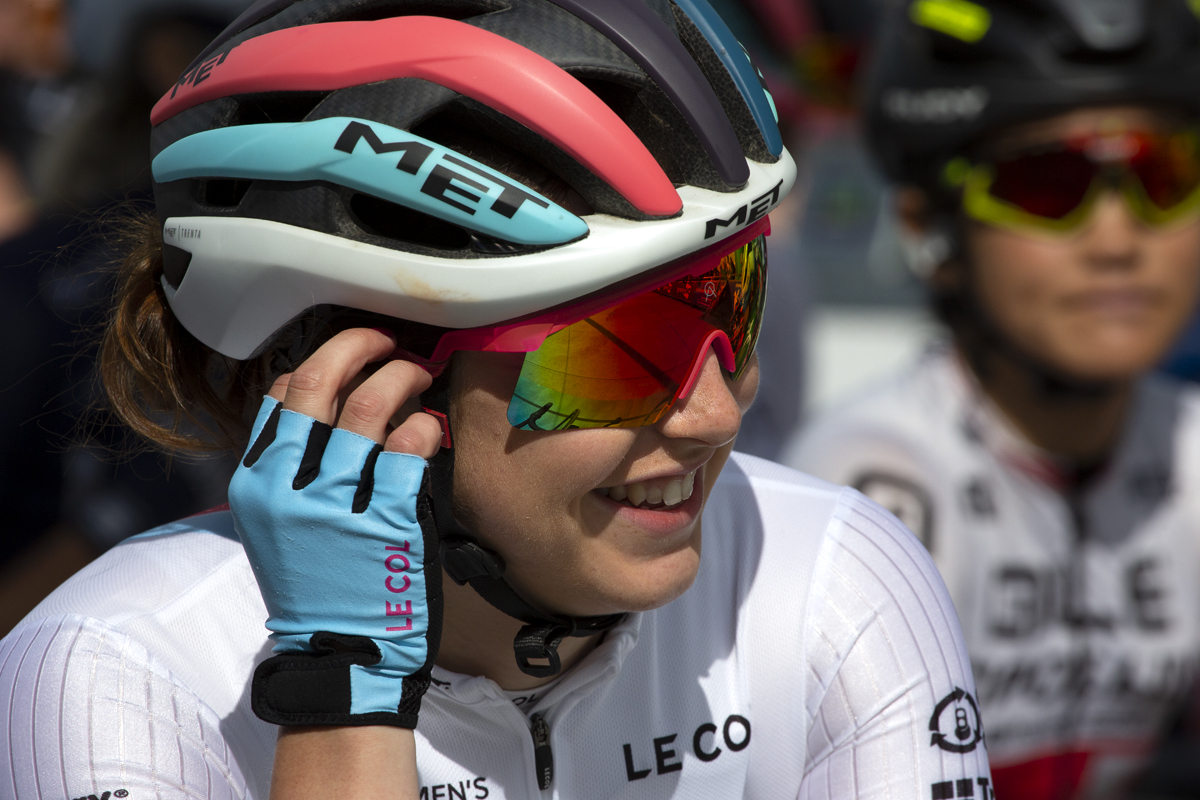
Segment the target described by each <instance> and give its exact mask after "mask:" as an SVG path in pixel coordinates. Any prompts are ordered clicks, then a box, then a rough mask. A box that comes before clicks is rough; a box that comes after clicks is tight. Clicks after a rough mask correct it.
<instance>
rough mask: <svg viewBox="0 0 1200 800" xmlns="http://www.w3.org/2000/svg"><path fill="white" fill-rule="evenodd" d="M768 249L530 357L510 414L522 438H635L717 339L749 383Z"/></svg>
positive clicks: (571, 330) (629, 303) (746, 251)
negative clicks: (616, 434)
mask: <svg viewBox="0 0 1200 800" xmlns="http://www.w3.org/2000/svg"><path fill="white" fill-rule="evenodd" d="M766 267H767V263H766V243H765V241H764V237H762V236H759V237H758V238H756V239H754V240H752V241H751V242H750V243H749V244H746V245H745V246H743V247H741V248H739V249H738V250H735V251H734V252H732V253H730V254H729V255H727V256H725V257H724V258H722V259H721V261H720V263H719V265H718V266H717V267H716V268H715V269H713V270H711V271H709V272H706V273H704V274H702V275H697V276H687V277H684V278H680V279H678V280H675V281H672V282H671V283H668V284H666V285H664V286H661V287H659V288H657V289H654V290H652V291H649V292H646V293H644V294H641V295H638V296H636V297H633V298H631V299H629V300H625V301H623V302H621V303H619V304H617V305H615V306H613V307H611V308H608V309H605V310H604V311H601V312H599V313H597V314H593V315H592V316H590V317H588V318H586V319H583V320H580V321H579V322H575V323H573V324H571V325H568V326H567V327H566V328H564V329H563V330H561V331H558V332H557V333H554V334H552V335H551V336H549V337H547V338H546V341H545V342H543V343H542V346H541V347H539V348H538V349H537V350H535V351H533V352H531V353H529V354H528V355H526V356H525V363H524V366H523V367H522V368H521V376H520V378H518V380H517V386H516V389H515V390H514V392H513V397H512V401H511V402H510V403H509V406H508V421H509V422H510V423H511V424H512V425H514V426H516V427H518V428H528V429H531V430H564V429H567V428H636V427H639V426H642V425H652V424H654V423H655V422H657V421H658V420H659V418H661V417H662V415H663V414H665V413H666V412H667V411H668V410H669V409H670V408H671V407H672V406H673V405H674V404H675V402H676V400H677V399H678V398H679V396H680V393H681V390H682V389H683V388H684V387H685V386H686V385H687V384H688V380H689V378H690V377H691V376H692V373H693V371H694V370H695V369H698V368H699V365H700V363H701V359H702V358H703V357H704V356H705V355H706V352H707V349H706V348H704V345H705V343H706V342H709V341H710V340H711V339H712V336H713V334H714V333H716V334H720V335H722V336H723V337H725V338H726V339H727V340H728V343H729V350H730V351H731V352H732V355H733V365H734V368H733V370H732V374H733V377H734V378H737V377H740V376H741V374H742V372H743V370H744V369H745V367H746V364H747V363H748V362H749V360H750V356H751V355H752V354H753V353H754V345H755V343H756V342H757V341H758V332H759V327H760V325H761V323H762V308H763V301H764V299H765V297H766V282H767V273H766Z"/></svg>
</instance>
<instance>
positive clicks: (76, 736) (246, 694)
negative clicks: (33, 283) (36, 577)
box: [0, 0, 990, 800]
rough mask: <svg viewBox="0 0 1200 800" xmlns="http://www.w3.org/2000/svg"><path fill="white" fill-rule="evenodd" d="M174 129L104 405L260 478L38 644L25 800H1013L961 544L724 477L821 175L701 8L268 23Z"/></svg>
mask: <svg viewBox="0 0 1200 800" xmlns="http://www.w3.org/2000/svg"><path fill="white" fill-rule="evenodd" d="M153 122H154V125H155V128H154V132H155V139H154V141H155V144H154V147H155V159H154V178H155V181H156V200H157V211H158V219H157V220H154V221H152V222H151V223H150V231H151V232H150V233H147V234H145V235H144V236H143V237H142V241H141V242H140V244H139V246H138V248H137V249H136V250H135V251H134V252H133V253H132V254H131V256H130V258H129V260H128V261H127V263H126V264H125V268H124V272H123V280H124V283H123V284H122V286H121V288H120V290H119V293H118V297H117V301H118V302H117V305H116V309H115V311H114V316H113V319H112V323H111V326H110V328H109V331H108V338H107V341H106V349H105V357H106V362H105V364H106V369H107V371H106V376H107V380H108V388H109V391H110V394H111V396H112V398H113V402H114V406H115V407H116V408H117V409H118V410H120V411H121V412H122V413H123V414H124V415H125V417H126V419H127V420H128V421H129V422H130V423H131V424H132V425H133V426H134V427H135V428H136V429H138V430H140V431H142V432H144V433H145V434H147V435H149V436H150V437H151V438H153V439H155V440H156V441H158V442H160V443H162V444H164V445H169V446H178V445H188V444H191V443H193V442H191V441H190V440H189V439H188V436H187V435H186V431H188V430H193V429H195V428H196V427H197V426H205V425H207V427H208V428H209V429H210V430H213V431H216V432H217V433H219V434H222V435H225V436H226V438H228V439H229V440H230V442H231V444H233V445H234V446H237V447H239V448H241V449H243V450H244V453H245V455H244V457H243V459H242V461H241V466H240V468H239V470H238V472H237V474H236V475H235V477H234V480H233V483H232V484H231V487H230V495H229V499H230V506H231V508H230V509H227V510H216V511H213V512H211V513H207V514H203V515H200V516H197V517H194V518H191V519H188V520H184V521H182V522H180V523H177V524H175V525H171V526H168V527H165V528H160V529H158V530H155V531H151V532H150V533H149V534H146V535H144V536H142V537H138V538H135V539H134V540H132V541H130V542H127V543H125V544H123V545H121V546H120V547H118V548H116V549H115V550H113V551H112V552H111V553H109V554H108V555H106V556H105V557H104V558H103V559H101V560H100V561H99V562H97V563H96V564H94V565H93V566H91V567H89V568H88V569H87V570H85V571H84V572H82V573H80V574H79V575H78V576H76V577H75V578H73V579H72V580H71V581H69V582H68V583H67V584H66V585H65V586H63V587H62V588H61V589H60V590H59V591H58V592H56V593H55V595H53V596H52V597H51V598H49V599H48V600H47V601H46V602H44V603H43V604H42V605H41V606H39V608H38V609H37V610H35V611H34V612H33V613H32V614H31V615H30V616H29V617H28V618H26V620H25V621H24V622H23V623H22V624H21V625H20V626H18V628H17V629H16V630H15V631H14V632H13V633H12V634H11V635H10V636H9V637H8V638H7V639H5V640H4V642H3V644H2V645H0V685H2V686H3V687H4V689H3V692H4V693H5V694H6V695H8V696H9V698H10V699H9V700H8V701H7V702H6V703H3V704H0V708H3V709H4V710H3V711H2V712H0V713H2V714H3V715H4V716H3V717H0V722H2V723H3V725H4V726H5V727H4V729H5V730H6V731H7V732H8V747H6V748H0V765H3V766H4V769H2V770H0V772H3V773H11V775H12V778H11V780H7V779H6V780H3V781H0V797H17V798H25V797H51V796H53V797H79V796H86V795H94V796H96V797H98V798H100V797H105V798H108V797H118V798H124V797H132V798H140V797H150V796H151V795H152V794H153V795H154V796H158V797H184V796H187V797H197V796H200V797H213V798H217V797H220V798H224V797H263V798H265V797H267V796H268V795H270V796H274V797H285V796H286V797H291V796H298V795H301V794H303V795H304V796H337V797H359V796H362V797H379V796H382V795H383V794H384V793H385V792H386V793H388V794H389V795H392V796H401V797H414V798H415V797H421V798H430V799H432V798H439V799H441V800H445V799H446V798H467V797H471V798H480V800H482V798H501V797H510V798H529V797H565V798H580V797H616V796H620V797H631V798H632V797H654V798H660V797H668V796H677V797H721V798H727V797H743V796H744V797H763V798H766V797H771V798H774V797H781V796H789V797H799V796H803V797H832V796H837V797H846V796H859V797H885V796H886V797H904V798H913V799H914V800H915V798H925V797H929V796H930V793H931V792H932V794H933V796H934V797H954V796H956V795H957V796H972V797H978V796H980V795H983V794H986V793H987V791H988V789H989V786H990V784H989V780H990V779H989V776H988V767H987V757H986V753H985V750H984V746H983V742H982V737H983V732H982V728H981V726H980V723H979V719H978V713H977V710H976V708H975V705H976V704H975V701H974V698H973V691H974V687H973V684H972V682H971V675H970V671H969V668H968V666H967V660H966V654H965V650H964V649H963V648H962V647H961V643H960V640H959V634H958V633H957V623H956V621H955V619H954V617H953V612H952V611H951V609H950V604H949V598H948V596H947V595H946V594H945V592H944V589H943V587H942V586H941V584H940V581H939V579H938V578H937V575H936V570H935V569H934V568H933V566H932V562H931V561H930V560H929V559H928V556H927V554H925V553H924V552H923V550H922V549H921V548H920V546H919V545H918V544H917V543H916V542H914V541H912V540H911V538H910V537H908V535H907V534H906V533H905V532H904V531H903V528H902V527H901V526H900V525H899V524H898V523H897V522H896V521H895V520H894V519H893V518H891V517H890V516H889V515H887V514H886V513H884V512H882V511H881V510H880V509H878V508H877V507H876V506H874V505H873V504H870V503H868V502H867V501H865V500H863V499H862V498H861V496H860V495H858V494H856V493H854V492H850V491H847V490H840V489H836V488H834V487H831V486H829V485H827V484H823V483H820V482H817V481H813V480H810V479H806V478H803V477H801V476H799V475H797V474H795V473H792V472H790V471H788V470H785V469H782V468H778V467H773V466H771V465H768V464H766V463H764V462H760V461H757V460H755V459H749V458H746V459H743V458H735V459H730V448H731V447H732V444H733V439H734V436H735V434H736V433H737V429H738V424H739V421H740V418H741V414H742V412H743V411H744V410H745V409H746V408H747V406H748V405H749V403H750V401H751V399H752V398H753V395H754V391H755V384H756V382H757V365H756V362H755V358H754V342H755V338H756V335H757V331H758V326H759V322H760V320H759V314H760V311H761V308H762V302H763V292H764V290H765V278H766V275H765V249H764V236H765V234H766V232H767V222H766V219H767V217H766V215H767V213H768V212H769V211H770V210H771V209H772V208H773V207H774V206H775V205H776V204H777V203H778V202H779V200H780V199H781V198H782V197H783V195H784V194H785V193H786V192H787V190H788V189H789V188H790V186H791V183H792V181H793V179H794V173H795V167H794V164H793V162H792V160H791V159H790V157H789V156H788V155H787V153H786V152H785V151H784V150H783V148H782V145H781V143H780V140H779V135H778V130H777V128H776V127H775V121H774V117H773V114H772V109H771V105H770V98H769V96H768V95H767V94H766V93H765V92H764V90H763V89H762V87H761V83H760V81H759V76H758V75H757V73H756V71H755V70H754V69H753V68H752V67H751V65H750V62H749V60H748V59H747V58H746V57H745V54H744V51H742V50H741V48H740V47H739V46H738V44H737V42H736V41H735V40H733V39H732V37H731V36H730V35H729V33H728V30H727V29H726V28H725V27H724V26H723V25H722V24H721V22H720V20H719V18H717V17H716V16H715V15H714V14H713V13H712V11H711V9H710V8H708V7H707V6H706V5H705V4H704V3H702V2H698V0H678V1H677V2H667V1H666V0H656V1H655V2H646V3H643V2H641V0H613V1H612V2H606V3H602V4H591V3H587V4H585V3H582V2H578V1H577V0H553V2H550V0H506V2H490V1H489V0H442V1H441V2H430V0H421V1H420V2H417V1H416V0H413V2H407V0H399V1H398V0H388V1H387V2H382V1H381V0H372V1H367V0H296V1H295V2H292V1H290V0H262V2H259V3H257V4H256V5H254V6H253V7H252V8H251V9H249V10H248V11H247V12H246V14H245V15H244V16H243V17H242V18H241V19H240V20H238V21H237V22H236V23H234V25H233V26H232V27H231V28H230V29H229V30H228V31H226V33H224V34H223V35H222V36H221V37H220V38H219V39H218V40H217V41H216V42H214V43H213V44H212V46H211V47H210V48H209V49H208V51H207V52H205V53H204V54H202V55H201V56H200V57H199V58H198V59H197V61H196V62H195V63H194V65H193V66H192V68H191V69H190V70H189V71H188V72H187V73H185V74H184V75H183V77H182V78H181V79H180V81H179V85H178V87H176V89H174V90H172V91H171V92H170V93H169V94H168V95H167V96H165V97H164V98H163V100H162V101H161V103H160V104H159V105H158V107H157V108H156V109H155V112H154V115H153ZM268 389H269V396H268V397H266V398H265V400H264V399H263V398H262V395H263V393H264V392H267V390H268ZM256 409H258V410H257V417H256V416H255V411H256ZM422 409H426V411H423V410H422ZM702 519H703V527H704V534H705V546H704V548H703V550H702V549H701V546H700V544H701V522H702ZM443 569H444V577H443Z"/></svg>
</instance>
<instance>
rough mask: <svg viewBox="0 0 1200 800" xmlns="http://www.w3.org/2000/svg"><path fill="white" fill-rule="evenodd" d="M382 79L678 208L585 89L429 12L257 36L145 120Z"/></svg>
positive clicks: (531, 56)
mask: <svg viewBox="0 0 1200 800" xmlns="http://www.w3.org/2000/svg"><path fill="white" fill-rule="evenodd" d="M392 78H421V79H423V80H427V81H430V82H431V83H436V84H439V85H441V86H445V87H447V88H449V89H453V90H454V91H456V92H458V93H459V94H463V95H466V96H467V97H471V98H474V99H475V100H478V101H480V102H482V103H485V104H487V105H488V106H490V107H492V108H495V109H497V110H498V111H501V112H503V113H504V114H507V115H508V116H509V117H512V118H513V119H515V120H517V121H518V122H520V123H521V124H523V125H525V126H526V127H528V128H530V129H532V130H534V131H536V132H538V133H539V134H541V135H542V136H544V137H546V138H547V139H549V140H550V141H552V142H554V143H555V144H557V145H558V146H559V147H561V148H562V149H563V150H564V151H566V152H567V153H569V154H570V155H571V156H573V157H574V158H575V159H576V160H578V161H579V162H581V163H582V164H584V165H585V166H587V168H588V169H590V170H591V171H592V172H594V173H595V174H596V175H598V176H599V177H600V178H602V179H604V180H605V181H607V182H608V184H609V185H610V186H612V187H613V189H615V190H616V191H617V192H619V193H620V194H621V196H622V197H624V198H625V199H626V200H628V201H629V202H630V203H631V204H632V205H633V206H634V207H635V208H637V209H638V210H639V211H641V212H642V213H644V214H647V215H650V216H656V217H658V216H671V215H674V214H676V213H678V212H679V211H680V209H682V208H683V201H682V200H681V199H680V197H679V193H678V192H676V191H675V187H674V185H673V184H672V183H671V181H670V179H669V178H668V177H667V175H666V173H664V172H663V170H662V167H660V166H659V165H658V162H657V161H655V160H654V156H652V155H651V154H650V151H649V150H647V149H646V146H645V145H644V144H642V142H641V140H640V139H638V138H637V136H636V135H635V134H634V132H633V131H631V130H630V129H629V126H628V125H626V124H625V123H624V122H623V121H622V120H621V118H620V117H618V116H617V115H616V114H615V113H614V112H613V111H612V109H610V108H609V107H608V106H607V105H605V104H604V102H603V101H602V100H601V99H600V98H598V97H597V96H596V95H595V94H593V93H592V91H591V90H589V89H588V88H587V87H586V86H584V85H583V84H582V83H580V82H579V81H578V80H576V79H575V78H573V77H572V76H571V75H570V74H568V73H567V72H566V71H565V70H563V69H561V68H560V67H558V66H557V65H556V64H554V63H553V62H551V61H549V60H548V59H546V58H543V57H542V56H540V55H538V54H537V53H535V52H533V51H532V50H529V49H527V48H525V47H522V46H521V45H519V44H517V43H515V42H511V41H509V40H508V39H505V38H504V37H502V36H499V35H497V34H494V33H491V32H489V31H484V30H481V29H479V28H476V27H473V26H471V25H468V24H466V23H464V22H458V21H456V20H448V19H441V18H438V17H394V18H391V19H383V20H377V21H373V22H327V23H323V24H316V25H305V26H302V27H297V28H288V29H285V30H281V31H275V32H273V33H267V34H263V35H262V36H258V37H255V38H253V39H250V40H248V41H246V42H243V43H241V44H239V45H236V46H234V47H233V48H232V49H229V50H225V51H223V52H221V53H217V54H215V55H213V56H211V57H210V58H209V59H208V60H206V61H203V62H201V63H200V64H199V65H197V66H196V67H194V68H193V69H191V70H189V71H188V72H187V73H185V74H184V76H183V77H182V78H181V79H180V81H179V84H178V85H176V86H175V87H174V88H173V89H172V90H171V91H170V92H168V93H167V94H166V95H164V96H163V98H162V99H161V100H159V101H158V103H157V104H156V105H155V106H154V110H153V112H152V113H151V115H150V120H151V122H153V123H154V124H155V125H158V124H159V123H161V122H162V121H163V120H166V119H169V118H171V117H173V116H174V115H176V114H178V113H179V112H181V111H184V110H186V109H188V108H191V107H193V106H196V105H199V104H200V103H204V102H207V101H209V100H215V99H217V98H220V97H227V96H229V95H237V94H255V93H260V92H286V91H332V90H335V89H343V88H346V87H348V86H357V85H359V84H364V83H372V82H375V81H382V80H389V79H392Z"/></svg>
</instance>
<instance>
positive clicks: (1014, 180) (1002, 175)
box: [988, 150, 1098, 219]
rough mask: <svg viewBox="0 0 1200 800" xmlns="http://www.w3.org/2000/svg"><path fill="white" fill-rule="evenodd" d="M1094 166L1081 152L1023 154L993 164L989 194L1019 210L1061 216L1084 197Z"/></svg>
mask: <svg viewBox="0 0 1200 800" xmlns="http://www.w3.org/2000/svg"><path fill="white" fill-rule="evenodd" d="M1097 169H1098V167H1097V166H1096V165H1095V164H1093V163H1092V162H1091V161H1089V160H1088V158H1087V156H1085V155H1084V154H1083V153H1079V152H1075V151H1072V150H1055V151H1050V152H1042V153H1024V154H1021V155H1019V156H1016V157H1014V158H1010V159H1006V160H1004V161H998V162H996V164H995V171H996V177H995V179H994V180H993V181H992V185H991V188H990V189H989V190H988V191H989V193H990V194H991V195H992V196H993V197H995V198H997V199H998V200H1003V201H1004V202H1006V203H1011V204H1012V205H1014V206H1017V207H1018V208H1020V209H1021V210H1022V211H1025V212H1028V213H1030V214H1035V215H1037V216H1039V217H1046V218H1047V219H1062V218H1063V217H1065V216H1067V215H1068V214H1070V213H1071V212H1072V211H1074V210H1075V209H1076V208H1078V207H1079V204H1080V203H1082V202H1083V200H1084V198H1085V197H1087V193H1088V189H1089V188H1090V187H1091V185H1092V180H1093V179H1095V177H1096V172H1097Z"/></svg>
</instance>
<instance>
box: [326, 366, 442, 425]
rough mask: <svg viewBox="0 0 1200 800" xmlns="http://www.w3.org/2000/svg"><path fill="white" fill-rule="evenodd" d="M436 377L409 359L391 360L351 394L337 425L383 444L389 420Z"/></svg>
mask: <svg viewBox="0 0 1200 800" xmlns="http://www.w3.org/2000/svg"><path fill="white" fill-rule="evenodd" d="M432 382H433V378H431V377H429V373H428V372H426V371H425V370H423V369H421V368H420V367H418V366H417V365H416V364H413V363H412V362H409V361H389V362H388V363H387V364H384V365H383V366H382V367H380V369H379V370H378V371H377V372H376V373H375V374H374V375H372V376H370V377H369V378H367V379H366V380H365V381H363V383H362V385H361V386H359V387H358V388H357V389H355V390H354V391H353V392H351V393H350V396H349V397H347V398H346V402H345V403H344V404H343V405H342V413H341V416H339V417H338V423H337V426H338V427H339V428H345V429H346V430H348V431H351V432H353V433H357V434H358V435H360V436H365V437H367V438H368V439H373V440H375V441H376V442H379V443H381V444H382V443H383V440H384V439H386V438H387V428H388V423H389V422H391V419H392V417H393V416H395V414H396V411H397V410H399V408H400V406H402V405H403V404H404V401H406V400H407V399H408V398H410V397H412V396H414V395H418V394H420V393H421V392H423V391H425V390H426V389H428V388H429V384H431V383H432Z"/></svg>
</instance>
